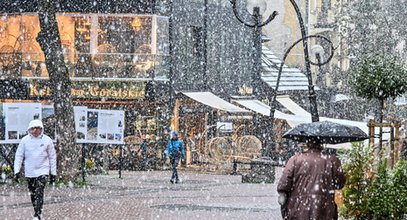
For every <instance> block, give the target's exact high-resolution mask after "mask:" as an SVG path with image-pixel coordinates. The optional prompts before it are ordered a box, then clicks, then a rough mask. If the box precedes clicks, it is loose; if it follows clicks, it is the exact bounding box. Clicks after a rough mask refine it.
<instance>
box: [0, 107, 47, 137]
mask: <svg viewBox="0 0 407 220" xmlns="http://www.w3.org/2000/svg"><path fill="white" fill-rule="evenodd" d="M0 105H1V106H2V108H1V109H0V115H1V120H0V143H6V144H16V143H20V140H21V139H22V138H23V137H24V136H25V135H27V133H28V131H27V128H28V124H29V123H30V121H31V120H34V119H40V120H41V119H42V109H41V103H3V104H0Z"/></svg>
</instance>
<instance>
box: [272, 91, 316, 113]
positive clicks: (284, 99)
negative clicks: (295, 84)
mask: <svg viewBox="0 0 407 220" xmlns="http://www.w3.org/2000/svg"><path fill="white" fill-rule="evenodd" d="M277 101H278V102H279V103H280V104H281V105H283V106H284V107H285V108H286V109H287V110H288V111H290V112H291V113H293V114H294V115H305V116H309V115H310V113H308V112H307V111H306V110H305V109H303V108H302V107H301V106H299V105H298V104H297V103H295V102H294V101H293V100H292V99H290V97H289V96H288V95H282V96H277Z"/></svg>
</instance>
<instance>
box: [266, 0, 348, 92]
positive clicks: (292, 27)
mask: <svg viewBox="0 0 407 220" xmlns="http://www.w3.org/2000/svg"><path fill="white" fill-rule="evenodd" d="M258 1H262V0H258ZM296 3H297V4H298V7H299V8H300V10H301V15H302V18H303V20H304V23H305V25H306V30H307V32H308V34H309V35H313V34H319V35H323V36H325V37H327V38H328V39H330V40H331V41H332V42H333V43H334V46H335V47H337V48H338V49H337V50H336V51H335V57H334V59H332V61H331V62H330V63H329V64H328V65H327V66H324V67H323V68H322V69H321V70H320V69H319V68H318V67H315V66H312V67H311V68H312V69H311V70H312V73H313V81H314V83H317V84H318V85H319V86H322V87H323V86H328V87H330V86H337V85H338V84H337V82H333V80H332V78H333V77H334V76H333V75H332V74H334V73H333V71H332V69H334V68H340V69H342V68H345V67H346V61H344V60H342V58H341V57H342V54H343V49H344V48H343V47H344V45H342V44H341V43H340V42H341V39H340V37H339V34H338V30H339V28H338V24H336V19H335V13H336V12H337V11H338V10H340V8H337V7H338V5H337V4H340V3H339V2H337V1H332V0H305V1H298V0H297V1H296ZM273 11H277V12H278V13H279V15H278V16H277V17H276V18H275V19H274V20H273V21H272V22H271V23H270V24H268V25H266V26H265V27H264V28H263V33H265V34H266V35H267V37H269V38H271V41H269V42H268V43H267V46H268V47H270V48H271V49H272V50H273V52H274V53H275V54H276V55H277V56H278V57H280V58H282V57H283V55H284V53H285V51H286V50H287V49H288V48H289V47H290V46H291V45H292V44H293V43H294V42H295V41H296V40H298V39H300V38H301V32H300V26H299V23H298V18H297V15H296V12H295V10H294V8H293V6H292V4H291V2H290V1H289V0H276V1H273V2H272V3H271V2H269V1H268V2H267V10H266V12H265V13H264V16H265V18H266V17H267V16H269V15H270V14H271V13H272V12H273ZM315 45H321V46H323V47H324V49H325V48H327V47H326V42H323V41H320V40H315V39H310V40H309V41H308V46H309V55H310V58H311V60H312V61H314V62H316V59H315V53H314V48H315ZM338 46H339V47H338ZM324 56H325V58H326V57H327V56H328V53H325V54H324ZM322 59H324V57H323V58H322ZM286 63H287V65H290V66H293V67H298V68H300V69H302V70H304V69H305V67H304V55H303V47H302V44H301V43H299V44H297V46H296V47H295V48H294V49H293V50H292V51H291V52H290V54H289V56H288V57H287V59H286ZM320 71H322V74H321V73H320Z"/></svg>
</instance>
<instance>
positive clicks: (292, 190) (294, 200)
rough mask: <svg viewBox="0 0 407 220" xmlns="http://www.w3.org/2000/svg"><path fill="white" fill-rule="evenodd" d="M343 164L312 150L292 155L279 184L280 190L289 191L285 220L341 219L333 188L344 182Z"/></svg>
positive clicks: (278, 189)
mask: <svg viewBox="0 0 407 220" xmlns="http://www.w3.org/2000/svg"><path fill="white" fill-rule="evenodd" d="M345 181H346V177H345V175H344V173H343V172H342V171H341V163H340V161H339V160H338V158H337V157H336V156H334V155H325V154H322V153H321V150H318V149H310V150H307V151H305V152H304V153H300V154H297V155H295V156H293V157H291V158H290V159H289V160H288V162H287V165H286V167H285V169H284V171H283V175H282V177H281V179H280V181H279V183H278V186H277V191H278V192H279V193H280V192H284V193H286V194H287V202H286V203H285V204H284V205H283V207H282V210H283V211H282V213H283V217H284V219H286V220H294V219H299V220H311V219H312V220H333V219H338V212H337V207H336V204H335V201H334V190H335V189H341V188H342V187H343V186H344V185H345Z"/></svg>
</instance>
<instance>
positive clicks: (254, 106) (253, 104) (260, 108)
mask: <svg viewBox="0 0 407 220" xmlns="http://www.w3.org/2000/svg"><path fill="white" fill-rule="evenodd" d="M233 101H234V102H236V103H238V104H239V105H241V106H244V107H245V108H247V109H250V110H252V111H254V112H257V113H259V114H262V115H264V116H270V106H268V105H266V104H264V103H263V102H261V101H259V100H256V99H241V100H233ZM274 118H278V119H283V120H286V121H287V123H288V124H289V125H290V126H291V127H293V126H295V125H298V124H301V123H304V122H305V121H306V120H307V119H306V118H307V116H301V115H289V114H285V113H283V112H281V111H278V110H276V111H275V112H274Z"/></svg>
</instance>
